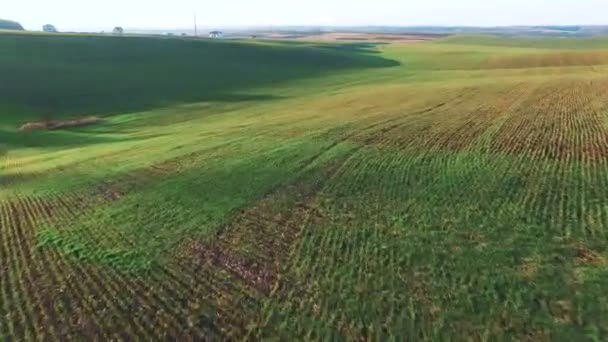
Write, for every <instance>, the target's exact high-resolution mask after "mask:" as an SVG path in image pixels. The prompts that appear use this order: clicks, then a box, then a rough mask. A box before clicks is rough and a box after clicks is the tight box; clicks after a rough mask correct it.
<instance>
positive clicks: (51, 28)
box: [42, 24, 57, 33]
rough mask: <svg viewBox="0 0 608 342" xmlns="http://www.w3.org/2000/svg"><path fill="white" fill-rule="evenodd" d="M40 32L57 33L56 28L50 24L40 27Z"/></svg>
mask: <svg viewBox="0 0 608 342" xmlns="http://www.w3.org/2000/svg"><path fill="white" fill-rule="evenodd" d="M42 31H44V32H49V33H57V28H56V27H55V26H53V25H51V24H46V25H44V26H42Z"/></svg>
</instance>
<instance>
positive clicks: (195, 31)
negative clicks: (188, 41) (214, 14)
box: [194, 12, 198, 37]
mask: <svg viewBox="0 0 608 342" xmlns="http://www.w3.org/2000/svg"><path fill="white" fill-rule="evenodd" d="M194 36H195V37H198V26H197V24H196V12H194Z"/></svg>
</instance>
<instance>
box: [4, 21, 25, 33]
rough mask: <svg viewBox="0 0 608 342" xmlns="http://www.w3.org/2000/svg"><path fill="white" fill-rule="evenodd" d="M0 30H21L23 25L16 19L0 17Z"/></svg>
mask: <svg viewBox="0 0 608 342" xmlns="http://www.w3.org/2000/svg"><path fill="white" fill-rule="evenodd" d="M0 30H16V31H23V26H21V24H19V23H18V22H16V21H12V20H5V19H0Z"/></svg>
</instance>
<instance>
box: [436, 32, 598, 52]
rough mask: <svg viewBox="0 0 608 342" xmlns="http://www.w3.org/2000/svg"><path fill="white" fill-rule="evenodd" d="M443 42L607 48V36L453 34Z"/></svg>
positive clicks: (530, 46)
mask: <svg viewBox="0 0 608 342" xmlns="http://www.w3.org/2000/svg"><path fill="white" fill-rule="evenodd" d="M441 42H442V43H445V44H466V45H487V46H503V47H527V48H538V49H541V48H542V49H603V48H608V38H607V37H589V38H567V37H543V38H540V37H539V38H524V37H501V36H486V35H480V36H465V35H454V36H450V37H448V38H444V39H442V41H441Z"/></svg>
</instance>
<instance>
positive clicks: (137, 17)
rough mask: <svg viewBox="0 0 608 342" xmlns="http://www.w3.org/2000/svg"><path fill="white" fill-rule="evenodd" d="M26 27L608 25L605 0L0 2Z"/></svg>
mask: <svg viewBox="0 0 608 342" xmlns="http://www.w3.org/2000/svg"><path fill="white" fill-rule="evenodd" d="M0 1H1V2H2V4H1V5H0V17H2V18H6V19H13V20H17V21H19V22H21V24H23V25H24V26H25V27H26V28H27V29H32V30H34V29H40V27H41V26H42V25H43V24H46V23H51V24H54V25H55V26H57V27H58V28H59V29H78V28H81V29H84V28H105V27H107V28H111V27H114V26H116V25H121V26H124V27H146V28H152V27H158V28H181V27H190V26H191V25H192V21H193V20H192V15H193V13H194V12H197V13H198V22H199V24H200V25H201V26H216V27H218V28H221V27H223V26H235V25H240V26H251V25H263V26H268V25H336V26H339V25H399V26H411V25H470V26H501V25H533V24H539V25H540V24H586V25H600V24H608V0H373V1H362V0H297V1H293V0H98V1H91V0H0Z"/></svg>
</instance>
